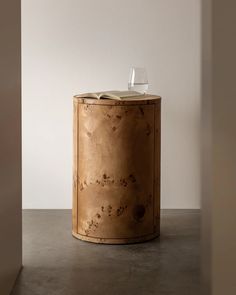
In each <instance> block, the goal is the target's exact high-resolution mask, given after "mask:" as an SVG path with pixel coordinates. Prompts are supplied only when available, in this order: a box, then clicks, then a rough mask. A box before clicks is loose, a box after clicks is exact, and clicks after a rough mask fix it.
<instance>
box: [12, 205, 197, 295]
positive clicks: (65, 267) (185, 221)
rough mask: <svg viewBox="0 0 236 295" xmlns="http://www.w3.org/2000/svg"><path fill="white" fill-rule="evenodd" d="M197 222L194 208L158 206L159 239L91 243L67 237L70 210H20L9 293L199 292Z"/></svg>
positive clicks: (168, 294)
mask: <svg viewBox="0 0 236 295" xmlns="http://www.w3.org/2000/svg"><path fill="white" fill-rule="evenodd" d="M199 226H200V213H199V211H197V210H164V211H162V219H161V237H160V238H158V239H155V240H153V241H150V242H146V243H142V244H133V245H119V246H114V245H96V244H92V243H87V242H82V241H79V240H76V239H75V238H73V237H72V236H71V212H70V210H24V212H23V240H24V247H23V260H24V262H23V263H24V268H23V270H22V273H21V275H20V276H19V278H18V280H17V282H16V285H15V288H14V290H13V292H12V295H64V294H65V295H93V294H95V295H99V294H103V295H132V294H137V295H149V294H157V295H162V294H163V295H172V294H173V295H179V294H181V295H199V294H200V265H199V263H200V261H199V260H200V259H199Z"/></svg>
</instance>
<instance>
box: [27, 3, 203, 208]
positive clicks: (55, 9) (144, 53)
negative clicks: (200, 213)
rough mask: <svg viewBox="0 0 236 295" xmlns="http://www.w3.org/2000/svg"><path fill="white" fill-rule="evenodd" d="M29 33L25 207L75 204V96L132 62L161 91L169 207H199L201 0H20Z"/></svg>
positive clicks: (117, 82) (112, 83) (115, 83)
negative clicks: (73, 99)
mask: <svg viewBox="0 0 236 295" xmlns="http://www.w3.org/2000/svg"><path fill="white" fill-rule="evenodd" d="M22 31H23V36H22V38H23V39H22V45H23V205H24V208H71V191H72V185H71V183H72V181H71V179H72V168H71V167H72V96H73V95H74V94H76V93H78V92H84V91H96V90H106V89H126V87H127V80H128V72H129V68H130V67H131V66H132V65H136V66H145V67H146V68H147V70H148V74H149V82H150V92H151V93H155V94H160V95H161V96H162V97H163V101H162V110H163V112H162V207H163V208H199V203H200V197H199V195H200V180H199V179H200V175H199V174H200V173H199V171H200V168H199V162H200V161H199V133H200V129H199V125H200V124H199V123H200V0H178V1H177V0H119V1H118V0H117V1H115V0H99V1H97V0H23V1H22Z"/></svg>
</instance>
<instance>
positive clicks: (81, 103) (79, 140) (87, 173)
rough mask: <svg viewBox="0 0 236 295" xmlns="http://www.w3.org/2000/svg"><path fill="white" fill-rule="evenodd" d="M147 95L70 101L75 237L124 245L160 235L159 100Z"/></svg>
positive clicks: (157, 97) (156, 97)
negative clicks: (71, 111)
mask: <svg viewBox="0 0 236 295" xmlns="http://www.w3.org/2000/svg"><path fill="white" fill-rule="evenodd" d="M146 97H147V98H146V99H142V100H140V99H139V100H122V101H115V100H107V99H101V100H95V99H82V98H76V97H74V171H73V174H74V181H73V236H74V237H76V238H79V239H81V240H85V241H90V242H95V243H107V244H125V243H133V242H141V241H145V240H149V239H152V238H154V237H156V236H158V235H159V233H160V133H161V124H160V111H161V98H160V97H159V96H151V95H147V96H146Z"/></svg>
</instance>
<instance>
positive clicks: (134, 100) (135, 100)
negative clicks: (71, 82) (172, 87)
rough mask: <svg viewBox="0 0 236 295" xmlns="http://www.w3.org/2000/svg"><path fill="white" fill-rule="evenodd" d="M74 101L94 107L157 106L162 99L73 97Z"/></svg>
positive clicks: (148, 95)
mask: <svg viewBox="0 0 236 295" xmlns="http://www.w3.org/2000/svg"><path fill="white" fill-rule="evenodd" d="M73 99H74V101H76V102H78V103H81V104H93V105H146V104H155V103H158V102H159V101H160V100H161V97H160V96H158V95H151V94H145V95H143V96H142V97H140V98H138V97H136V98H132V97H131V98H122V99H121V100H115V99H107V98H103V99H96V98H87V97H78V96H76V95H75V96H74V97H73Z"/></svg>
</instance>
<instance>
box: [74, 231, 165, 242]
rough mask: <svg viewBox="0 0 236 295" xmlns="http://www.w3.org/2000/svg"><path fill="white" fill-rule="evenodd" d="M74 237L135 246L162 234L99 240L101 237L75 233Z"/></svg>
mask: <svg viewBox="0 0 236 295" xmlns="http://www.w3.org/2000/svg"><path fill="white" fill-rule="evenodd" d="M72 235H73V237H75V238H76V239H79V240H82V241H86V242H91V243H96V244H111V245H117V244H134V243H142V242H146V241H149V240H153V239H155V238H157V237H159V235H160V233H159V232H156V233H152V234H148V235H145V236H142V237H134V238H99V237H89V236H84V235H81V234H78V233H75V232H72Z"/></svg>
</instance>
